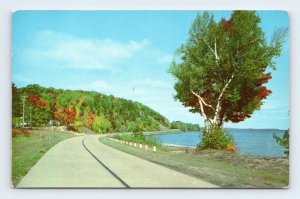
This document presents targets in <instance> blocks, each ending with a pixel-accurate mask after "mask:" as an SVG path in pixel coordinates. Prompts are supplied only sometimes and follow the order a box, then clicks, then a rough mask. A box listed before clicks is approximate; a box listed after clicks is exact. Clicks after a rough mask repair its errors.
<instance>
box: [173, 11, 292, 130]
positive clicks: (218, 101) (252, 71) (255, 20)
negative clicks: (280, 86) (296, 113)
mask: <svg viewBox="0 0 300 199" xmlns="http://www.w3.org/2000/svg"><path fill="white" fill-rule="evenodd" d="M260 21H261V19H260V18H259V16H258V15H257V14H256V12H254V11H234V12H233V13H232V14H231V17H230V19H229V20H226V19H222V20H220V21H219V22H216V21H215V20H214V16H213V15H212V14H210V13H208V12H204V14H203V15H197V17H196V19H195V20H194V22H193V24H192V26H191V28H190V31H189V37H188V40H187V42H186V43H185V44H183V45H182V46H181V47H180V48H179V49H178V50H177V54H178V56H179V58H178V60H179V61H175V59H174V61H173V63H172V64H171V66H170V68H169V73H171V74H172V75H173V76H174V77H175V79H176V83H175V86H174V88H175V91H176V94H175V96H174V98H175V99H176V100H178V101H180V102H181V103H182V104H183V105H184V106H185V107H190V111H191V112H194V113H200V115H201V116H202V117H203V118H204V122H205V132H208V133H209V132H210V130H211V128H212V127H218V128H219V127H222V125H223V123H224V122H228V121H230V122H240V121H243V120H245V119H246V118H249V117H251V115H252V113H253V112H254V111H255V110H258V109H260V107H261V106H262V104H263V99H266V97H267V96H268V95H270V94H271V90H269V89H267V88H266V86H265V84H266V83H267V82H268V81H269V80H270V79H271V77H272V76H271V73H270V72H267V71H270V70H275V62H274V61H273V58H274V57H277V56H279V55H280V52H281V48H282V43H283V42H284V40H285V37H286V35H287V33H288V32H287V29H284V28H280V29H276V30H275V31H274V34H273V38H272V39H271V41H270V43H268V42H267V40H266V37H265V33H264V32H263V30H262V28H261V27H260Z"/></svg>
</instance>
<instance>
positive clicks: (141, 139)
mask: <svg viewBox="0 0 300 199" xmlns="http://www.w3.org/2000/svg"><path fill="white" fill-rule="evenodd" d="M114 138H115V139H118V140H124V141H128V142H135V143H141V144H148V145H149V146H160V143H159V141H158V140H157V139H155V138H154V137H146V136H144V135H143V136H137V135H128V134H122V135H121V134H117V135H114Z"/></svg>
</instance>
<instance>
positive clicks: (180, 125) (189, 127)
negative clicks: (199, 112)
mask: <svg viewBox="0 0 300 199" xmlns="http://www.w3.org/2000/svg"><path fill="white" fill-rule="evenodd" d="M171 128H172V129H180V130H181V131H200V126H199V124H191V123H184V122H181V121H175V122H172V123H171Z"/></svg>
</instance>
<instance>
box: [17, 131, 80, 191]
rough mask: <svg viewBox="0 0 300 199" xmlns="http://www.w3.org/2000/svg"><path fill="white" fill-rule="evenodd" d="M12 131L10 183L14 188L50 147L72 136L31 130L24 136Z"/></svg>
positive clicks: (64, 133) (63, 133) (56, 132)
mask: <svg viewBox="0 0 300 199" xmlns="http://www.w3.org/2000/svg"><path fill="white" fill-rule="evenodd" d="M13 131H14V133H13V138H12V183H13V185H14V186H16V185H17V184H18V183H19V182H20V180H21V179H22V177H23V176H25V175H26V174H27V173H28V171H29V170H30V169H31V167H32V166H33V165H34V164H35V163H36V162H37V161H38V160H39V159H40V158H41V157H42V156H43V155H44V154H45V153H46V152H47V151H48V150H49V149H50V148H51V147H52V146H54V145H55V144H57V143H58V142H60V141H62V140H64V139H67V138H71V137H73V136H74V135H73V134H71V133H66V132H59V131H50V130H32V131H28V132H26V133H25V134H24V133H22V132H21V131H20V130H13ZM16 132H17V133H16Z"/></svg>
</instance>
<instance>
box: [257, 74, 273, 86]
mask: <svg viewBox="0 0 300 199" xmlns="http://www.w3.org/2000/svg"><path fill="white" fill-rule="evenodd" d="M271 78H272V75H271V73H267V74H265V75H264V76H263V77H261V78H259V79H258V81H257V86H260V85H262V84H264V83H267V82H268V81H269V80H270V79H271Z"/></svg>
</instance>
